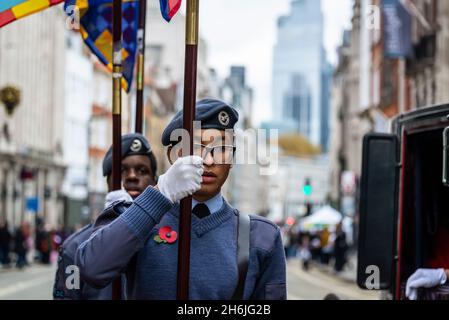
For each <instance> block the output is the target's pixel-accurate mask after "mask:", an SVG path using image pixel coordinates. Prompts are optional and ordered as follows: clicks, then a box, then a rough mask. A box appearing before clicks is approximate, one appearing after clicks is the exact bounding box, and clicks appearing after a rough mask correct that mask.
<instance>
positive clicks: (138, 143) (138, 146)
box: [130, 139, 142, 152]
mask: <svg viewBox="0 0 449 320" xmlns="http://www.w3.org/2000/svg"><path fill="white" fill-rule="evenodd" d="M130 149H131V151H132V152H139V151H140V150H141V149H142V142H141V141H140V140H139V139H135V140H134V141H133V143H132V144H131V147H130Z"/></svg>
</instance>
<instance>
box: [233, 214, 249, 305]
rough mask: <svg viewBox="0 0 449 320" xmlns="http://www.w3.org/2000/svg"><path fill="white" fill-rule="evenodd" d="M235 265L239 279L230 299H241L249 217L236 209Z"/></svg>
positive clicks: (247, 249) (247, 256)
mask: <svg viewBox="0 0 449 320" xmlns="http://www.w3.org/2000/svg"><path fill="white" fill-rule="evenodd" d="M237 216H238V222H237V224H238V226H237V267H238V272H239V279H238V282H237V287H236V289H235V291H234V295H233V296H232V300H242V299H243V291H244V289H245V280H246V274H247V271H248V262H249V241H250V227H251V226H250V222H251V221H250V218H249V215H247V214H242V213H240V212H239V211H238V210H237Z"/></svg>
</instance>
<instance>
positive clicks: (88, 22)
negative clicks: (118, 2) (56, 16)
mask: <svg viewBox="0 0 449 320" xmlns="http://www.w3.org/2000/svg"><path fill="white" fill-rule="evenodd" d="M112 3H113V1H112V0H65V4H64V9H65V12H66V13H67V15H69V16H71V15H73V14H75V15H76V13H74V8H75V7H76V8H77V10H79V18H80V19H79V27H80V33H81V36H82V37H83V40H84V42H85V43H86V45H87V46H88V47H89V48H90V50H91V51H92V52H93V53H94V54H95V55H96V56H97V57H98V59H99V60H100V61H101V62H102V63H103V64H104V65H105V66H107V67H108V69H109V70H110V71H112V62H113V61H112ZM122 17H123V18H122V66H123V80H122V87H123V88H124V89H125V90H126V91H127V92H129V90H130V89H131V84H132V80H133V74H134V64H135V60H136V51H137V29H138V21H139V0H123V3H122Z"/></svg>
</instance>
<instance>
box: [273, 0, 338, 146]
mask: <svg viewBox="0 0 449 320" xmlns="http://www.w3.org/2000/svg"><path fill="white" fill-rule="evenodd" d="M273 59H274V61H273V84H272V88H273V90H272V99H273V101H272V106H273V112H272V114H273V115H274V119H273V120H274V121H275V122H280V123H282V122H284V121H291V120H293V121H294V122H295V124H296V125H295V127H296V130H297V132H298V133H300V134H302V135H303V136H305V137H306V138H308V139H309V141H310V142H311V143H313V144H315V145H317V146H321V148H322V149H323V151H324V152H327V145H328V136H329V124H328V122H329V104H330V101H329V94H330V92H329V90H330V89H329V88H330V81H331V77H332V72H331V68H330V66H329V64H328V62H327V59H326V53H325V50H324V46H323V14H322V11H321V1H320V0H293V1H292V3H291V10H290V13H289V14H288V15H285V16H281V17H280V18H279V19H278V22H277V42H276V45H275V47H274V54H273Z"/></svg>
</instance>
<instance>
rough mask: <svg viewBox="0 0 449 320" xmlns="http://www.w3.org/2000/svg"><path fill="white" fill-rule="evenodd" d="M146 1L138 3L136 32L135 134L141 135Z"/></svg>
mask: <svg viewBox="0 0 449 320" xmlns="http://www.w3.org/2000/svg"><path fill="white" fill-rule="evenodd" d="M146 13H147V0H140V1H139V29H138V30H137V90H136V126H135V128H136V130H135V131H136V132H137V133H143V128H142V126H143V88H144V80H145V78H144V75H145V72H144V68H145V26H146Z"/></svg>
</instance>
